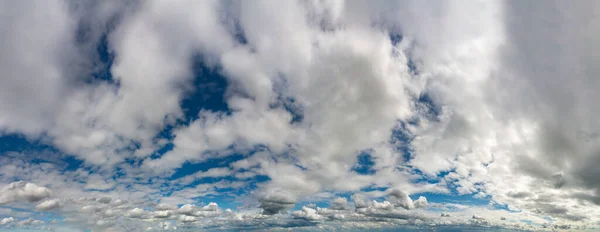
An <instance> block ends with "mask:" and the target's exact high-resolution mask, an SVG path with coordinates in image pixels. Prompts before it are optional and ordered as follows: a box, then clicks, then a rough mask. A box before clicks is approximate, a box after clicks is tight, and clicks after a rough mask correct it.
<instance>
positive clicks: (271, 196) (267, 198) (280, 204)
mask: <svg viewBox="0 0 600 232" xmlns="http://www.w3.org/2000/svg"><path fill="white" fill-rule="evenodd" d="M295 203H296V201H295V200H294V199H293V198H292V196H291V195H290V194H289V193H286V192H283V191H280V190H274V191H271V192H267V193H265V194H264V195H263V196H262V197H261V198H260V205H259V208H261V209H262V213H263V214H267V215H273V214H276V213H279V212H282V211H285V210H288V209H290V208H291V207H292V206H294V204H295Z"/></svg>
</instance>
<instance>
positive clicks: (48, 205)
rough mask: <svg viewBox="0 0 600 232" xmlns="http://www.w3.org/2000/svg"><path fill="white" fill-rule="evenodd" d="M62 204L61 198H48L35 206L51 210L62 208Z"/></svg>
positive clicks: (41, 209) (40, 209)
mask: <svg viewBox="0 0 600 232" xmlns="http://www.w3.org/2000/svg"><path fill="white" fill-rule="evenodd" d="M61 205H62V203H61V202H60V200H59V199H48V200H45V201H42V202H40V203H39V204H37V205H36V206H35V209H37V210H39V211H49V210H55V209H57V208H60V207H61Z"/></svg>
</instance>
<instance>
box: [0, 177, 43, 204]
mask: <svg viewBox="0 0 600 232" xmlns="http://www.w3.org/2000/svg"><path fill="white" fill-rule="evenodd" d="M51 195H52V192H51V191H50V190H49V189H48V188H46V187H42V186H37V185H35V184H33V183H26V182H23V181H18V182H12V183H10V184H8V185H6V186H4V187H3V188H2V190H0V204H7V203H11V202H19V201H25V202H37V201H40V200H42V199H44V198H46V197H49V196H51Z"/></svg>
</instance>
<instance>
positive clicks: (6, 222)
mask: <svg viewBox="0 0 600 232" xmlns="http://www.w3.org/2000/svg"><path fill="white" fill-rule="evenodd" d="M14 221H15V219H14V218H13V217H7V218H2V220H0V225H6V224H9V223H11V222H14Z"/></svg>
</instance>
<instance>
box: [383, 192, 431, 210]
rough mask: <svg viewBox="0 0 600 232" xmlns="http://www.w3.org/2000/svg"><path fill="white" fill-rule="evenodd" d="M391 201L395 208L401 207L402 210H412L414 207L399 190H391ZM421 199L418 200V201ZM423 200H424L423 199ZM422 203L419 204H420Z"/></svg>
mask: <svg viewBox="0 0 600 232" xmlns="http://www.w3.org/2000/svg"><path fill="white" fill-rule="evenodd" d="M389 195H390V198H391V201H392V202H393V203H394V205H395V206H398V207H402V208H404V209H412V208H414V207H415V205H414V203H413V201H412V199H410V197H409V196H408V194H406V193H405V192H403V191H402V190H400V189H393V190H392V191H391V192H390V193H389ZM420 199H421V198H419V200H420ZM423 199H424V198H423ZM422 202H423V201H421V202H420V204H422ZM424 202H425V204H427V200H426V199H424Z"/></svg>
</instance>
